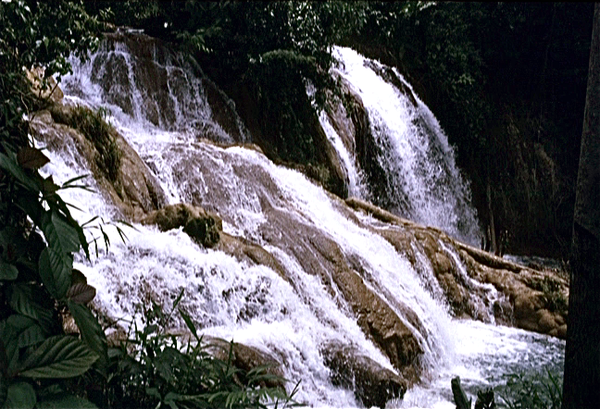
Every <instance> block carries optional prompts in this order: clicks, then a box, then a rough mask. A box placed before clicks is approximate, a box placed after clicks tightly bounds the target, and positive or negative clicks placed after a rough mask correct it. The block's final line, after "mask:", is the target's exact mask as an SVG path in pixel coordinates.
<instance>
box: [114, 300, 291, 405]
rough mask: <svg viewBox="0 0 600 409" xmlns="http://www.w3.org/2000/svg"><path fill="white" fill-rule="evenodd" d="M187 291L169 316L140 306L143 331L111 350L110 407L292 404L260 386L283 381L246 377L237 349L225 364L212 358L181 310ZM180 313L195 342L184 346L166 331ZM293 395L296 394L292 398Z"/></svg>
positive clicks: (259, 372)
mask: <svg viewBox="0 0 600 409" xmlns="http://www.w3.org/2000/svg"><path fill="white" fill-rule="evenodd" d="M182 296H183V291H182V292H181V293H180V294H179V297H177V299H176V300H175V302H174V304H173V306H172V309H171V311H170V312H169V313H165V312H164V311H163V309H162V308H161V307H160V306H159V305H158V304H156V303H154V302H152V303H151V305H150V306H149V307H146V308H144V307H141V306H138V307H139V308H140V309H141V320H142V327H141V328H140V327H138V326H137V324H135V321H134V324H133V326H132V330H133V334H132V335H133V336H132V337H131V338H129V339H127V340H125V341H124V342H123V343H121V345H120V346H119V347H117V348H114V349H111V350H110V355H111V379H110V380H109V382H108V387H107V398H108V399H107V402H108V405H107V406H109V407H114V408H128V407H134V406H135V407H157V408H158V407H162V406H164V405H168V406H170V407H172V408H178V407H179V408H208V407H211V408H266V407H269V406H276V407H277V406H279V405H283V406H284V407H286V406H288V405H290V403H291V396H289V395H287V393H286V391H285V390H284V389H283V388H279V387H264V386H263V387H261V385H262V384H263V383H265V382H267V381H273V380H275V381H279V382H280V383H283V381H284V380H283V379H281V378H278V377H276V376H274V375H270V374H268V373H267V372H266V368H262V367H260V368H255V369H253V370H251V371H248V372H245V371H242V370H240V369H238V368H236V367H235V366H234V365H233V364H232V353H233V352H232V348H233V345H231V346H230V349H229V354H228V358H227V359H226V360H221V359H218V358H216V357H215V356H213V355H212V354H211V353H209V349H210V345H209V344H207V343H206V342H204V341H203V339H202V337H201V336H199V335H198V333H197V331H196V327H195V325H194V323H193V321H192V320H191V318H190V317H189V316H188V315H187V314H186V313H185V312H184V311H183V310H181V309H177V307H178V304H179V302H180V300H181V298H182ZM175 312H178V313H179V314H180V316H181V318H182V319H183V320H184V322H185V323H186V325H187V327H188V329H189V330H190V332H191V333H192V336H193V337H194V339H193V340H188V341H187V342H184V341H183V340H182V339H181V337H180V336H177V335H175V334H169V333H167V332H166V331H165V328H167V326H168V323H169V322H170V321H171V319H172V315H173V314H174V313H175ZM292 395H293V393H292Z"/></svg>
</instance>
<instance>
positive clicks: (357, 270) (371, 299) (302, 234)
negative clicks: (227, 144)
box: [31, 105, 568, 406]
mask: <svg viewBox="0 0 600 409" xmlns="http://www.w3.org/2000/svg"><path fill="white" fill-rule="evenodd" d="M70 109H72V108H70V107H67V106H63V105H56V106H54V107H53V108H51V109H50V110H49V111H41V112H38V113H37V114H36V115H35V116H34V118H33V120H32V121H31V131H32V135H33V136H34V138H36V139H38V140H40V141H42V142H43V143H44V144H45V145H46V146H48V147H49V148H50V149H53V150H59V151H61V150H62V151H65V152H66V151H68V152H69V155H71V157H72V158H73V160H75V161H82V162H83V163H82V164H83V166H84V167H87V168H88V169H91V170H92V172H93V174H94V176H95V178H96V181H97V183H98V185H99V186H100V188H101V193H102V194H103V195H104V196H105V198H106V199H107V201H108V202H110V203H113V204H114V206H115V209H117V212H118V214H119V215H120V216H121V217H123V218H125V219H127V220H128V221H130V222H133V223H137V222H140V223H146V224H148V223H150V224H157V225H158V226H159V228H161V229H162V230H169V229H173V228H179V227H183V230H184V231H185V232H187V233H188V234H189V235H190V236H192V237H193V238H194V239H195V240H196V242H197V243H198V244H199V245H201V246H207V247H213V248H216V249H218V250H221V251H223V252H225V253H228V254H231V255H232V256H234V257H236V258H238V259H240V260H245V261H246V262H248V263H253V264H261V265H265V266H268V267H269V268H271V269H273V270H274V271H276V272H277V273H278V274H279V275H281V276H282V277H283V278H285V279H286V280H288V281H290V282H292V280H291V277H292V276H293V272H292V271H288V269H287V267H286V266H284V265H282V264H281V263H280V262H279V261H278V259H277V257H276V256H275V255H274V254H272V253H271V252H269V250H268V249H267V248H268V245H272V246H276V247H279V248H286V249H289V251H290V253H291V254H292V255H293V256H294V257H295V258H296V259H297V260H298V261H299V262H300V263H301V264H302V268H303V269H304V270H305V271H308V272H311V273H312V274H314V275H315V276H318V277H319V278H320V280H321V282H323V283H324V284H325V285H326V286H327V287H328V288H329V289H330V290H331V291H332V292H335V293H336V294H337V296H338V297H341V299H342V302H343V303H344V304H345V305H347V307H348V308H349V311H351V313H352V314H353V315H354V317H355V318H356V321H357V323H358V325H359V326H360V328H361V329H362V330H363V332H364V333H365V334H366V337H367V338H369V339H370V340H371V341H372V342H373V343H374V344H375V345H376V346H377V347H378V348H379V349H380V350H381V351H382V353H383V354H384V355H385V356H387V357H388V358H389V360H390V362H391V364H392V365H393V367H394V368H395V369H396V371H397V373H394V372H393V371H390V370H388V369H385V368H382V367H381V366H380V365H379V364H377V363H376V362H372V361H371V360H370V359H369V358H367V357H365V356H363V355H362V354H361V352H360V351H355V350H352V348H351V347H350V346H347V345H333V344H332V345H327V346H324V347H323V348H324V349H323V351H322V354H323V356H324V357H326V359H325V361H326V362H327V364H328V365H329V367H330V368H331V370H332V372H331V373H332V375H331V376H332V382H333V383H335V384H338V385H346V386H347V385H353V386H354V390H355V394H356V396H357V399H358V400H360V401H361V402H363V403H364V404H365V405H369V406H370V405H378V406H383V405H384V404H385V402H386V401H387V400H388V399H391V398H394V397H398V396H401V395H402V394H403V393H404V391H405V390H406V388H407V386H409V385H410V384H411V383H413V382H416V381H417V380H418V379H419V377H420V371H421V368H420V365H419V359H420V356H421V355H422V354H423V348H422V345H421V343H420V341H419V339H418V338H417V337H416V336H415V334H414V329H417V330H419V329H421V327H422V326H423V324H422V322H421V319H420V317H418V316H417V315H416V314H414V313H412V310H411V309H410V308H409V307H408V305H402V302H401V301H400V302H398V305H394V308H392V307H391V306H390V305H389V304H388V303H387V302H386V300H384V299H383V298H382V297H381V296H380V295H378V293H377V292H375V291H373V289H372V288H371V287H370V286H369V285H368V283H367V282H366V281H365V279H364V278H363V276H364V275H363V269H364V266H363V263H364V260H360V259H357V258H356V257H354V256H353V255H351V254H350V255H349V254H346V253H345V252H344V251H343V249H342V248H341V247H340V245H339V244H338V243H337V242H336V241H335V240H333V239H332V237H330V236H329V235H328V234H324V232H323V231H322V230H320V229H318V228H316V227H315V226H314V225H311V224H310V223H306V222H304V221H302V220H299V219H297V218H295V217H294V216H293V215H292V214H290V213H289V212H286V211H285V210H284V209H281V208H279V207H278V206H275V205H273V204H272V203H270V200H271V199H270V197H271V196H268V195H267V193H265V195H264V196H262V197H260V198H259V200H260V201H261V206H262V209H263V213H264V217H265V219H266V223H265V224H264V225H265V226H267V227H265V229H264V230H263V231H262V237H261V240H262V243H264V244H263V245H261V244H260V243H259V242H258V241H256V240H253V239H251V238H245V237H235V236H234V235H231V234H226V233H224V232H223V231H222V220H223V221H231V218H233V217H235V215H234V214H229V213H223V214H217V213H219V212H218V209H215V208H214V207H218V205H215V204H214V203H213V206H212V207H213V208H211V209H208V211H207V210H205V209H203V208H202V196H201V195H194V194H191V197H194V198H199V199H198V200H197V201H196V202H195V203H194V202H192V203H189V204H178V205H170V206H167V205H166V201H165V195H164V193H163V192H162V190H161V188H160V185H159V183H158V182H157V180H156V178H155V176H154V175H153V173H152V171H151V170H150V169H149V168H148V167H147V166H146V164H145V163H144V162H143V161H142V160H141V159H140V157H139V156H138V155H137V153H136V152H135V151H134V150H133V149H132V148H131V147H130V146H129V145H128V144H127V142H126V140H125V139H124V138H123V137H122V136H120V135H119V134H118V133H117V132H116V131H115V133H114V137H115V138H116V140H117V142H118V147H119V149H120V150H121V153H122V160H121V165H120V169H119V172H118V177H117V179H116V180H115V181H114V182H110V181H109V180H108V179H106V177H104V176H103V173H102V172H101V171H100V169H98V166H97V164H96V162H95V161H94V157H95V155H98V152H96V151H95V149H94V146H93V144H92V143H91V142H90V141H89V140H88V139H86V138H85V137H84V136H83V135H82V134H81V133H80V132H79V131H77V130H75V129H73V128H70V127H68V126H66V125H64V124H61V123H60V122H61V120H60V117H61V115H62V116H63V117H64V116H65V115H69V110H70ZM63 122H64V121H63ZM198 143H199V144H206V146H207V149H209V147H210V146H211V145H212V143H211V142H209V141H206V140H199V142H198ZM223 152H225V150H223ZM166 154H167V155H168V154H169V153H166ZM174 154H176V153H174ZM223 155H225V154H224V153H223ZM179 160H180V161H181V163H182V166H183V169H185V167H186V166H187V167H195V168H200V169H203V166H208V165H207V164H206V163H204V162H203V159H202V158H201V157H198V156H193V157H192V156H190V157H183V156H182V157H180V158H179ZM223 160H225V159H223ZM236 166H241V165H236ZM238 172H239V173H241V174H245V175H247V176H248V177H251V178H253V179H256V180H258V181H260V183H262V185H263V186H266V188H273V189H275V190H276V188H275V187H270V185H272V184H273V182H272V181H271V180H270V179H269V175H268V174H265V173H264V172H263V171H261V169H259V168H257V169H243V168H241V167H240V168H239V169H238ZM182 177H184V176H183V174H182ZM214 183H215V184H214V185H211V186H210V187H211V189H213V190H214V194H215V195H218V194H219V186H218V183H219V182H218V181H215V182H214ZM190 185H192V186H193V185H194V181H193V180H192V181H190ZM266 188H265V189H266ZM192 193H193V192H192ZM275 194H276V193H275ZM329 196H330V199H331V200H332V202H333V203H334V205H335V207H336V210H337V211H339V212H340V213H341V214H343V215H344V216H345V217H346V218H347V219H348V220H351V221H352V222H353V223H356V224H357V225H359V226H361V227H362V228H366V229H369V230H370V231H371V232H373V233H376V234H378V235H380V236H381V237H383V238H384V239H385V240H387V242H389V243H390V244H391V245H392V246H393V247H394V248H395V249H396V251H397V252H399V253H400V254H403V255H404V256H405V257H406V258H407V259H408V260H409V261H410V262H411V263H412V265H413V267H414V268H415V269H416V270H417V271H419V272H420V273H421V275H422V279H423V282H424V283H426V285H427V286H428V290H429V291H430V292H431V293H433V294H434V295H435V296H436V297H438V298H440V299H443V300H444V302H445V303H446V304H447V305H448V306H449V309H450V311H451V312H452V314H453V315H454V316H456V317H458V318H469V319H477V320H483V321H488V322H497V323H502V324H505V325H512V326H516V327H519V328H524V329H527V330H531V331H536V332H540V333H545V334H550V335H553V336H557V337H561V338H564V337H565V335H566V324H565V320H566V316H567V312H566V308H565V304H564V300H566V299H567V296H568V288H567V282H566V281H565V280H564V279H562V278H560V277H558V276H557V275H556V274H554V273H553V272H550V271H539V270H535V269H531V268H526V267H523V266H520V265H517V264H514V263H510V262H508V261H506V260H504V259H501V258H498V257H495V256H493V255H491V254H489V253H486V252H483V251H481V250H478V249H476V248H473V247H470V246H468V245H465V244H463V243H461V242H459V241H457V240H455V239H453V238H452V237H449V236H448V235H446V234H445V233H443V232H442V231H440V230H438V229H435V228H431V227H426V226H421V225H418V224H415V223H413V222H410V221H408V220H404V219H402V218H399V217H397V216H395V215H393V214H391V213H389V212H387V211H385V210H383V209H381V208H379V207H376V206H374V205H372V204H370V203H368V202H365V201H361V200H358V199H353V198H350V199H347V200H342V199H340V198H338V197H337V196H333V195H329ZM215 200H217V199H215ZM222 200H226V198H223V199H222ZM215 203H216V202H215ZM215 210H217V211H215ZM398 310H399V311H402V312H403V314H404V316H403V318H400V317H399V316H398V315H397V314H396V312H395V311H398ZM240 350H244V348H243V347H240ZM246 355H248V356H250V358H248V362H246V363H240V365H247V366H252V365H255V364H256V363H257V362H263V361H264V362H263V363H271V364H272V363H273V362H272V359H273V358H272V357H266V358H264V359H262V358H260V354H257V353H249V354H246ZM243 356H244V354H243V353H240V354H239V357H237V355H236V357H237V358H236V359H239V360H240V362H242V361H243V359H244V358H243ZM279 364H282V365H285V364H286V363H285V362H279ZM367 391H368V393H367Z"/></svg>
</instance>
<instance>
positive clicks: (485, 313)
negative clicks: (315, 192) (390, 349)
mask: <svg viewBox="0 0 600 409" xmlns="http://www.w3.org/2000/svg"><path fill="white" fill-rule="evenodd" d="M347 203H348V205H350V206H351V207H353V208H355V209H357V210H358V209H360V210H361V211H364V212H367V213H369V214H371V215H372V216H374V217H375V218H377V219H379V220H381V221H383V222H385V223H388V224H389V225H388V226H386V227H385V228H379V229H376V230H377V231H378V232H379V233H380V234H381V235H382V236H383V237H385V238H386V240H387V241H388V242H390V243H391V244H392V245H393V246H394V247H395V248H396V249H397V250H398V251H400V252H403V253H404V254H405V255H406V256H407V257H408V259H409V260H411V262H412V263H413V265H415V266H416V267H417V269H418V270H421V271H432V272H433V274H434V276H433V277H431V276H429V277H424V280H425V282H427V283H428V285H429V290H430V291H431V292H433V293H438V294H440V295H442V296H443V297H444V298H445V299H446V301H447V303H448V305H449V306H450V308H451V310H452V312H453V313H454V315H455V316H457V317H464V318H472V319H477V320H481V321H485V322H498V323H502V324H505V325H512V326H515V327H518V328H522V329H526V330H529V331H534V332H539V333H542V334H548V335H552V336H556V337H559V338H563V339H564V338H565V337H566V330H567V326H566V318H567V309H566V307H567V305H566V300H568V283H567V281H566V280H565V279H564V278H561V277H560V276H558V275H557V274H555V273H554V272H552V271H538V270H534V269H531V268H527V267H524V266H521V265H519V264H515V263H512V262H509V261H507V260H504V259H502V258H499V257H496V256H494V255H493V254H491V253H487V252H484V251H482V250H479V249H476V248H473V247H471V246H468V245H466V244H464V243H461V242H459V241H456V240H454V239H452V238H450V237H448V236H447V235H446V234H445V233H443V232H442V231H440V230H438V229H435V228H430V227H424V226H420V225H418V224H416V223H413V222H411V221H408V220H405V219H402V218H400V217H397V216H395V215H393V214H391V213H389V212H386V211H385V210H383V209H380V208H378V207H376V206H373V205H372V204H370V203H367V202H364V201H361V200H357V199H348V200H347ZM415 249H417V250H420V251H421V252H422V253H424V254H426V255H427V260H426V263H427V264H428V266H425V267H427V268H419V263H420V261H419V260H418V258H417V254H416V252H415ZM423 274H425V273H423Z"/></svg>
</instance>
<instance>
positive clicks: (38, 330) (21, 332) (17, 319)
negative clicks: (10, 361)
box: [6, 314, 46, 348]
mask: <svg viewBox="0 0 600 409" xmlns="http://www.w3.org/2000/svg"><path fill="white" fill-rule="evenodd" d="M6 323H7V324H8V325H10V326H11V327H13V329H14V330H15V335H16V340H17V347H18V348H25V347H28V346H32V345H35V344H39V343H41V342H42V341H44V340H45V339H46V334H45V333H44V330H42V327H40V326H39V324H38V323H37V322H36V321H35V320H33V319H31V318H29V317H26V316H24V315H20V314H12V315H11V316H10V317H8V318H7V319H6Z"/></svg>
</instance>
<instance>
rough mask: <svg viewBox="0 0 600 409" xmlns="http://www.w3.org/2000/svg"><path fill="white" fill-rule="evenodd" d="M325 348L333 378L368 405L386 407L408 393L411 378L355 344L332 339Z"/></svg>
mask: <svg viewBox="0 0 600 409" xmlns="http://www.w3.org/2000/svg"><path fill="white" fill-rule="evenodd" d="M321 352H322V354H323V357H324V360H325V364H326V365H327V366H328V367H329V368H330V369H331V375H330V377H331V382H332V383H333V384H334V385H337V386H342V387H345V388H348V389H352V390H353V391H354V395H355V397H356V399H357V400H359V401H360V402H361V403H362V404H363V405H364V406H365V407H372V406H376V407H379V408H383V407H385V404H386V402H387V401H389V400H391V399H397V398H401V397H403V396H404V393H405V392H406V388H407V385H408V382H407V381H406V380H405V379H404V378H403V377H402V376H400V375H398V374H397V373H395V372H394V371H392V370H390V369H388V368H385V367H383V366H382V365H380V364H379V363H377V362H375V361H374V360H373V359H371V358H369V357H368V356H366V355H364V354H362V353H361V352H360V351H359V350H357V349H356V348H355V347H352V346H350V345H342V344H340V343H337V342H332V343H329V344H326V345H325V346H324V347H323V348H322V351H321Z"/></svg>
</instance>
